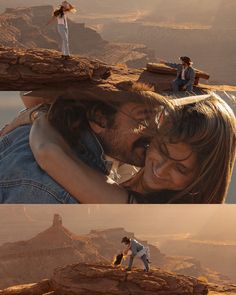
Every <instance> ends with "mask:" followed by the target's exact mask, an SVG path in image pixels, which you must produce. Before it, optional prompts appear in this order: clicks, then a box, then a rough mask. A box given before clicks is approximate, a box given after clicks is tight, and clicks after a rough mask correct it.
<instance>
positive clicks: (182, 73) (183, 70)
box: [181, 67, 187, 80]
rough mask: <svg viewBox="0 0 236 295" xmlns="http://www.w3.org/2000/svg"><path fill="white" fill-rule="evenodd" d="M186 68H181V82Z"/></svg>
mask: <svg viewBox="0 0 236 295" xmlns="http://www.w3.org/2000/svg"><path fill="white" fill-rule="evenodd" d="M186 69H187V68H185V67H182V72H181V79H182V80H185V71H186Z"/></svg>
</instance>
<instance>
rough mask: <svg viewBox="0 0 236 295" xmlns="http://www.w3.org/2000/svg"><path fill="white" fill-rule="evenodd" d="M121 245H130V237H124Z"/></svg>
mask: <svg viewBox="0 0 236 295" xmlns="http://www.w3.org/2000/svg"><path fill="white" fill-rule="evenodd" d="M121 243H125V244H126V245H128V244H129V243H130V239H129V238H128V237H123V238H122V240H121Z"/></svg>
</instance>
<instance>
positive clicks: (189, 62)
mask: <svg viewBox="0 0 236 295" xmlns="http://www.w3.org/2000/svg"><path fill="white" fill-rule="evenodd" d="M179 59H180V60H182V61H183V62H185V63H186V64H188V65H190V64H192V63H193V62H192V61H191V58H190V57H188V56H181V57H180V58H179Z"/></svg>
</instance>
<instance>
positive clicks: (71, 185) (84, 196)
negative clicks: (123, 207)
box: [30, 116, 128, 204]
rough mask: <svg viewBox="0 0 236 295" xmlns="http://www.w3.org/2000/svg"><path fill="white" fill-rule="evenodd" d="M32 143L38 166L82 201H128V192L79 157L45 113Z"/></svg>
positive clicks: (36, 126)
mask: <svg viewBox="0 0 236 295" xmlns="http://www.w3.org/2000/svg"><path fill="white" fill-rule="evenodd" d="M30 146H31V149H32V151H33V154H34V156H35V158H36V161H37V162H38V164H39V166H40V167H41V168H42V169H43V170H45V171H46V172H47V173H48V174H49V175H50V176H51V177H52V178H53V179H54V180H56V181H57V182H58V183H60V185H61V186H63V187H64V188H65V189H66V190H67V191H68V192H69V193H70V194H71V195H72V196H74V197H75V198H76V199H78V200H79V201H80V202H81V203H89V204H92V203H95V204H99V203H105V204H111V203H127V201H128V193H127V191H126V190H125V189H123V188H122V187H119V186H118V185H117V184H116V183H114V182H112V181H111V180H110V179H109V178H108V177H107V176H105V175H103V174H101V173H100V172H98V171H96V170H94V169H92V168H90V167H88V166H87V165H86V164H84V163H83V162H82V161H81V160H79V159H78V158H77V157H76V156H75V154H74V153H73V151H72V150H71V148H70V147H69V145H68V144H67V143H66V142H65V140H64V139H63V137H62V136H61V135H60V134H59V133H58V132H57V131H56V130H55V129H54V128H53V127H52V126H51V125H50V124H49V123H48V121H47V119H46V118H45V116H40V117H39V118H38V119H37V120H36V121H35V122H34V124H33V126H32V129H31V132H30Z"/></svg>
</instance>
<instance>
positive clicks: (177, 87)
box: [172, 78, 193, 92]
mask: <svg viewBox="0 0 236 295" xmlns="http://www.w3.org/2000/svg"><path fill="white" fill-rule="evenodd" d="M187 83H188V81H187V80H182V79H180V78H177V79H175V80H174V81H173V82H172V89H173V92H178V91H180V90H181V87H183V86H184V85H186V84H187ZM186 91H189V92H192V91H193V85H192V84H191V85H188V87H187V89H186Z"/></svg>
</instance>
